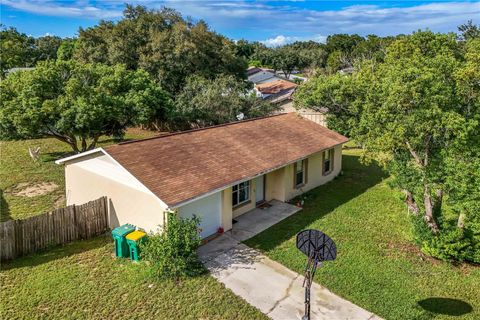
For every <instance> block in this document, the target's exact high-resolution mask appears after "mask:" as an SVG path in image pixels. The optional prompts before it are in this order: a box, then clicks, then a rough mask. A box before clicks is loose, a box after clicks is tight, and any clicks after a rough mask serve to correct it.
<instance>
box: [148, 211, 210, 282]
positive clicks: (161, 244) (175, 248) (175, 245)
mask: <svg viewBox="0 0 480 320" xmlns="http://www.w3.org/2000/svg"><path fill="white" fill-rule="evenodd" d="M167 221H168V223H167V224H166V225H165V228H164V229H163V230H162V231H163V232H159V233H152V234H150V235H149V237H148V238H147V240H146V241H145V242H144V243H141V244H140V250H141V257H142V259H145V260H146V261H148V262H149V268H150V275H151V276H153V277H156V278H160V279H165V278H173V279H179V278H182V277H186V276H194V275H198V274H201V273H203V272H204V271H205V269H204V268H203V265H202V264H201V263H200V261H199V260H198V256H197V249H198V247H199V246H200V244H201V239H200V234H199V230H198V226H199V224H200V219H199V218H198V217H196V216H193V217H192V218H186V219H181V218H179V217H178V215H177V214H176V213H174V212H168V213H167Z"/></svg>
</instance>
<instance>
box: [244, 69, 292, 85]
mask: <svg viewBox="0 0 480 320" xmlns="http://www.w3.org/2000/svg"><path fill="white" fill-rule="evenodd" d="M247 77H248V81H250V82H253V83H254V84H259V83H265V82H272V81H275V80H281V79H283V78H282V77H280V76H277V75H276V74H275V71H273V70H271V69H262V68H249V69H247Z"/></svg>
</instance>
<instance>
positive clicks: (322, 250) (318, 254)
mask: <svg viewBox="0 0 480 320" xmlns="http://www.w3.org/2000/svg"><path fill="white" fill-rule="evenodd" d="M297 248H298V250H300V251H301V252H303V254H305V255H306V256H307V259H308V260H307V265H306V266H305V278H304V280H303V287H304V288H305V315H304V316H303V317H302V320H310V288H311V286H312V281H313V277H314V276H315V271H317V267H321V266H322V262H323V261H330V260H335V258H336V257H337V247H336V246H335V242H333V240H332V239H330V237H329V236H327V235H326V234H325V233H323V232H321V231H318V230H312V229H308V230H303V231H300V232H299V233H297Z"/></svg>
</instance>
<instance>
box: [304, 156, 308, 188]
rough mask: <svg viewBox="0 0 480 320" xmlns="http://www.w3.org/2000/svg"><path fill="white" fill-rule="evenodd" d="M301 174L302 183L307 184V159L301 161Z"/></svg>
mask: <svg viewBox="0 0 480 320" xmlns="http://www.w3.org/2000/svg"><path fill="white" fill-rule="evenodd" d="M303 172H304V176H305V179H304V181H303V183H304V184H307V183H308V158H307V159H305V160H303Z"/></svg>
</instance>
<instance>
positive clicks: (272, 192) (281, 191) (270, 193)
mask: <svg viewBox="0 0 480 320" xmlns="http://www.w3.org/2000/svg"><path fill="white" fill-rule="evenodd" d="M265 188H266V189H265V200H266V201H270V200H273V199H276V200H280V201H285V167H283V168H280V169H277V170H275V171H272V172H269V173H267V178H266V183H265Z"/></svg>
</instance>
